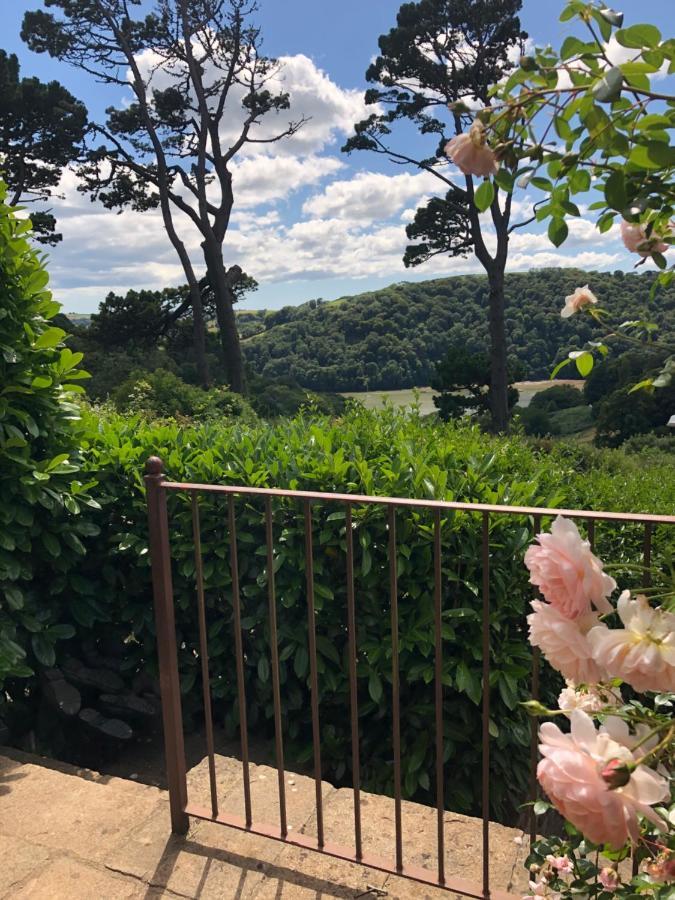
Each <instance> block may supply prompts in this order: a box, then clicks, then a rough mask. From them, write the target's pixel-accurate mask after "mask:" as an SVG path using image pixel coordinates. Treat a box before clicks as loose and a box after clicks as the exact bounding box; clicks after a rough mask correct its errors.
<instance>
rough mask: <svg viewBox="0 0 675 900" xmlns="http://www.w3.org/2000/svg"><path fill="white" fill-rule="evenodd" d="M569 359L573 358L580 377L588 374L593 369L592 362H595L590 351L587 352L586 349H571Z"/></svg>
mask: <svg viewBox="0 0 675 900" xmlns="http://www.w3.org/2000/svg"><path fill="white" fill-rule="evenodd" d="M570 359H572V360H574V363H575V365H576V367H577V371H578V372H579V374H580V375H581V377H582V378H585V377H586V376H587V375H590V373H591V372H592V370H593V363H594V362H595V360H594V359H593V354H592V353H589V352H588V350H573V351H572V353H570Z"/></svg>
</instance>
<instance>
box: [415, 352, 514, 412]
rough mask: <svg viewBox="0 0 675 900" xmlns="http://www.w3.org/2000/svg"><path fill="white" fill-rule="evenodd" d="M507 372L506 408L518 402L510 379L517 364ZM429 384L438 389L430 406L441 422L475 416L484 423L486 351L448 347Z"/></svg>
mask: <svg viewBox="0 0 675 900" xmlns="http://www.w3.org/2000/svg"><path fill="white" fill-rule="evenodd" d="M510 368H511V371H509V372H508V380H509V388H508V401H509V411H511V410H512V409H513V407H514V406H515V404H516V403H517V402H518V391H517V389H516V388H514V387H513V386H512V384H511V382H513V381H515V380H516V378H517V377H518V376H519V375H520V374H522V373H521V372H520V371H518V369H519V368H520V367H519V366H511V367H510ZM431 387H432V388H433V389H434V390H435V391H438V394H437V395H435V396H434V406H435V407H436V409H437V410H438V415H439V416H440V417H441V419H443V420H444V421H448V419H458V418H461V417H462V416H464V415H467V414H472V415H475V416H476V417H477V419H478V421H479V422H481V423H483V422H485V423H487V422H488V421H489V420H488V419H487V414H488V412H489V410H490V392H491V388H490V357H489V355H488V354H487V353H468V352H467V351H466V349H465V348H464V347H461V346H460V347H458V346H454V347H451V348H450V349H449V350H448V352H447V353H446V355H445V357H444V358H443V359H442V360H441V361H440V363H438V365H437V366H436V371H435V372H434V376H433V378H432V380H431Z"/></svg>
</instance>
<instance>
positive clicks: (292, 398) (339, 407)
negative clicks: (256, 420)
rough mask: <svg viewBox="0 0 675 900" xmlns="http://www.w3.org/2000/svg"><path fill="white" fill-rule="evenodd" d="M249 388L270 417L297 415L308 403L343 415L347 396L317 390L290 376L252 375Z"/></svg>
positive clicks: (255, 405) (254, 403) (252, 400)
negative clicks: (288, 377) (287, 377)
mask: <svg viewBox="0 0 675 900" xmlns="http://www.w3.org/2000/svg"><path fill="white" fill-rule="evenodd" d="M248 389H249V393H248V400H249V402H250V404H251V406H252V407H253V409H254V410H255V412H257V413H258V415H259V416H263V418H266V419H274V418H277V417H278V416H294V415H295V414H296V413H298V412H299V411H300V410H301V409H302V408H303V407H306V406H311V407H312V408H313V409H314V410H315V411H316V412H319V413H324V414H326V415H339V414H340V413H342V412H344V409H345V399H344V397H341V396H340V394H322V393H315V392H314V391H309V390H307V388H303V387H300V385H299V384H298V383H297V382H295V381H292V380H290V379H276V380H274V381H272V380H270V379H267V378H261V377H259V376H255V375H254V376H251V377H250V378H249V382H248Z"/></svg>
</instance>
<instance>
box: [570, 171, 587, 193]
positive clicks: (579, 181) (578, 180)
mask: <svg viewBox="0 0 675 900" xmlns="http://www.w3.org/2000/svg"><path fill="white" fill-rule="evenodd" d="M569 185H570V190H571V191H572V193H573V194H582V193H584V192H585V191H588V190H590V187H591V175H590V172H588V171H587V170H586V169H577V170H576V172H572V174H571V175H570V177H569Z"/></svg>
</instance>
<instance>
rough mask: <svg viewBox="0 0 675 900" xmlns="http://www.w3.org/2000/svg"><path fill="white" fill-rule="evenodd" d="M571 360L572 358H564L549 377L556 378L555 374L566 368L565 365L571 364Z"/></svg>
mask: <svg viewBox="0 0 675 900" xmlns="http://www.w3.org/2000/svg"><path fill="white" fill-rule="evenodd" d="M571 362H572V360H571V359H563V361H562V362H559V363H558V365H557V366H556V367H555V369H554V370H553V371H552V372H551V374H550V375H549V379H553V378H555V376H556V375H557V374H558V372H559V371H560V370H561V369H564V368H565V366H569V364H570V363H571Z"/></svg>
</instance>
